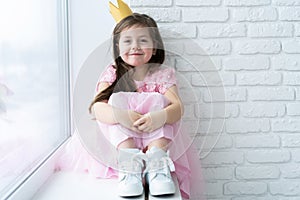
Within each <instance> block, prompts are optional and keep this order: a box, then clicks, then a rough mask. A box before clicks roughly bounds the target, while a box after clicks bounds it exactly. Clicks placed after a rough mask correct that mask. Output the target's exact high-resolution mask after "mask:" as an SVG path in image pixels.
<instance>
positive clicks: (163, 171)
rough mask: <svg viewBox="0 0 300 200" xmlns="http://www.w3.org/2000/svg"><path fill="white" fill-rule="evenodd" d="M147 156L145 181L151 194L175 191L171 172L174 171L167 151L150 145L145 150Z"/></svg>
mask: <svg viewBox="0 0 300 200" xmlns="http://www.w3.org/2000/svg"><path fill="white" fill-rule="evenodd" d="M146 155H147V157H148V161H147V167H146V181H147V183H148V184H149V192H150V194H151V195H152V196H159V195H167V194H174V193H175V184H174V182H173V179H172V176H171V173H170V171H171V172H174V171H175V166H174V163H173V161H172V160H171V159H170V157H169V155H168V153H166V152H165V151H164V150H162V149H159V148H157V147H152V148H151V149H150V150H148V151H147V152H146Z"/></svg>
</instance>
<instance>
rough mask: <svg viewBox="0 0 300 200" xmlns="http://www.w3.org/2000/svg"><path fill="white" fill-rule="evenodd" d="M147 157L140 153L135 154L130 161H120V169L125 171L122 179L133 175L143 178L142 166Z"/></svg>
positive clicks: (127, 178)
mask: <svg viewBox="0 0 300 200" xmlns="http://www.w3.org/2000/svg"><path fill="white" fill-rule="evenodd" d="M146 159H147V157H146V156H145V155H144V154H142V153H138V154H135V155H133V156H132V157H131V159H130V160H129V161H123V162H122V163H120V164H119V168H120V171H122V172H123V173H124V176H123V177H122V179H121V181H122V180H125V181H126V180H129V179H130V178H131V177H136V178H141V173H142V168H143V166H144V161H146Z"/></svg>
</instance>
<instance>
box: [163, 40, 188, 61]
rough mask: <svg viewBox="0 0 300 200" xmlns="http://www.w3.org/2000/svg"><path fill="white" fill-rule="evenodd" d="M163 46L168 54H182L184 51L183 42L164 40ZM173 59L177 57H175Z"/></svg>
mask: <svg viewBox="0 0 300 200" xmlns="http://www.w3.org/2000/svg"><path fill="white" fill-rule="evenodd" d="M164 47H165V51H166V54H168V55H183V53H184V43H183V42H174V41H166V42H164ZM175 59H177V57H176V58H175ZM175 59H174V60H175Z"/></svg>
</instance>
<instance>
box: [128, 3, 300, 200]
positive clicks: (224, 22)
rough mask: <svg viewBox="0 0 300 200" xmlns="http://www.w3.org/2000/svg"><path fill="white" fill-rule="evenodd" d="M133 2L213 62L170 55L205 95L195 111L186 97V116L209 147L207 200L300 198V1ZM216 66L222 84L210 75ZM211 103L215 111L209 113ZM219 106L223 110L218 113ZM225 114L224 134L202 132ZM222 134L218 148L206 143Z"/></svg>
mask: <svg viewBox="0 0 300 200" xmlns="http://www.w3.org/2000/svg"><path fill="white" fill-rule="evenodd" d="M131 5H132V6H134V7H135V10H137V11H140V12H143V13H148V14H149V15H151V16H152V17H154V18H155V19H156V20H157V21H158V22H159V25H160V27H161V29H164V30H166V29H167V30H172V31H175V32H178V33H180V34H179V35H178V36H177V38H178V39H177V40H176V41H175V44H174V43H173V44H172V45H173V47H174V48H177V49H179V51H180V52H182V54H189V55H193V56H196V57H197V56H198V57H199V58H200V59H199V60H198V61H199V63H200V61H201V59H202V58H204V57H205V56H204V54H203V51H195V50H194V47H193V46H191V44H187V43H186V42H185V41H186V38H192V39H193V40H194V41H195V42H197V43H198V44H199V45H200V46H201V48H202V49H203V50H204V51H205V52H206V54H207V55H208V57H210V58H211V59H212V60H213V62H214V63H215V66H216V67H215V68H214V69H212V68H207V67H205V66H200V69H198V70H195V69H193V68H191V67H190V66H188V65H186V64H183V62H182V61H181V59H180V58H177V57H174V58H173V59H174V60H175V63H176V68H177V70H178V72H179V73H181V74H184V75H185V77H187V79H188V80H189V82H190V83H191V85H192V87H193V89H194V90H198V91H199V92H200V95H199V103H200V108H201V109H200V110H198V112H195V111H197V108H196V107H194V106H195V105H193V104H191V103H190V102H187V103H186V104H185V107H186V109H185V110H186V114H185V115H186V116H188V117H187V119H189V118H191V117H198V118H200V120H201V121H200V130H199V132H198V136H199V137H200V138H201V139H202V140H203V141H204V139H206V142H207V143H206V144H205V145H204V148H202V152H205V151H206V149H205V148H206V147H208V148H207V150H208V152H209V153H208V155H207V156H206V157H205V158H203V159H202V164H203V172H204V175H205V178H206V180H207V190H206V193H207V196H208V199H214V200H217V199H218V200H229V199H230V200H250V199H253V200H254V199H255V200H278V199H280V200H296V199H300V190H299V188H300V167H299V166H300V156H299V155H300V38H299V36H300V26H299V24H300V23H299V22H300V16H299V11H300V1H299V0H272V1H271V0H260V1H256V0H255V1H254V0H199V1H196V0H165V1H157V0H147V1H141V0H131ZM297 13H298V14H297ZM173 37H174V34H173ZM175 37H176V35H175ZM168 40H170V41H171V39H170V38H165V41H168ZM168 42H169V41H168ZM180 43H181V44H182V45H181V46H180ZM200 65H201V63H200ZM214 70H217V72H218V74H219V75H220V76H221V78H222V84H221V83H220V82H218V81H215V80H214V79H213V77H212V76H211V75H213V73H212V71H214ZM201 75H202V77H205V78H207V79H206V80H207V81H208V82H207V83H208V84H205V82H203V80H201V79H200V77H201ZM206 86H208V88H209V90H210V91H218V90H219V89H220V90H219V91H221V90H222V89H224V90H225V99H224V100H222V99H218V98H212V99H210V98H209V93H207V90H206V89H207V88H206ZM189 89H190V88H189ZM189 89H188V90H186V91H183V92H184V94H187V95H189V94H190V90H189ZM183 90H184V89H183ZM184 98H188V97H186V96H184ZM211 105H212V106H213V107H214V108H216V112H214V113H212V115H211V116H210V113H209V109H207V108H209V106H211ZM222 105H224V106H225V108H226V112H225V113H224V115H222V113H218V109H219V108H222ZM222 118H225V126H224V129H223V130H222V131H214V130H213V129H211V130H210V131H208V132H205V130H207V129H205V128H203V127H205V126H208V124H207V122H208V121H214V122H217V123H218V121H219V120H220V121H222ZM193 125H195V124H193V123H191V126H193ZM219 136H220V138H219V140H218V143H217V144H216V145H215V146H214V147H213V146H212V144H209V143H210V142H209V141H211V142H212V143H213V142H215V141H216V140H217V139H216V138H218V137H219ZM212 147H213V148H212ZM199 148H200V146H199Z"/></svg>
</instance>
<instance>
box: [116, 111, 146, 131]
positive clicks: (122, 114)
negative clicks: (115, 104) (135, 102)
mask: <svg viewBox="0 0 300 200" xmlns="http://www.w3.org/2000/svg"><path fill="white" fill-rule="evenodd" d="M114 116H115V119H116V121H117V122H118V123H119V124H121V125H122V126H124V127H125V128H128V129H130V130H132V131H134V132H137V133H142V132H141V131H140V130H138V129H137V128H136V127H135V126H134V124H133V123H134V122H135V121H137V120H139V119H140V118H141V117H142V115H141V114H139V113H137V112H135V111H132V110H123V109H117V108H116V109H114Z"/></svg>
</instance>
